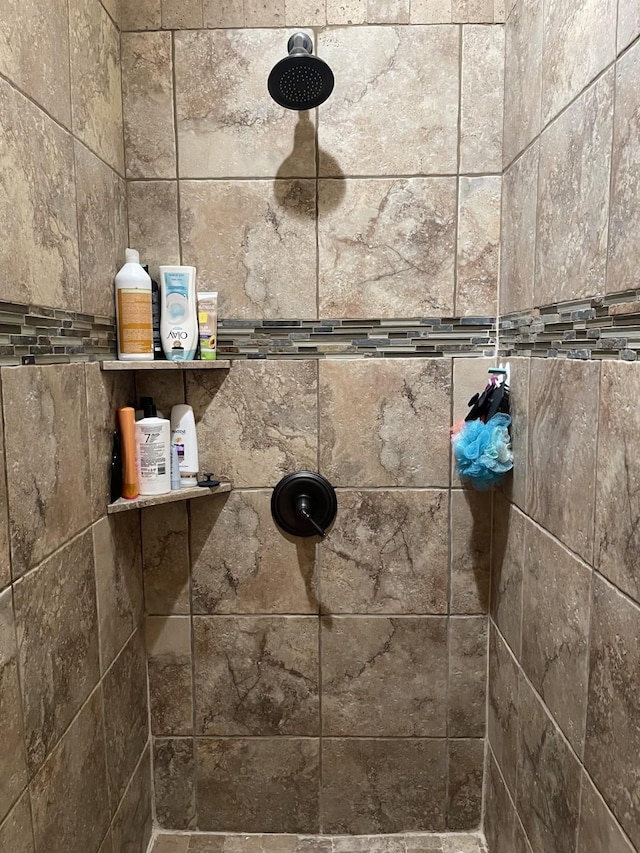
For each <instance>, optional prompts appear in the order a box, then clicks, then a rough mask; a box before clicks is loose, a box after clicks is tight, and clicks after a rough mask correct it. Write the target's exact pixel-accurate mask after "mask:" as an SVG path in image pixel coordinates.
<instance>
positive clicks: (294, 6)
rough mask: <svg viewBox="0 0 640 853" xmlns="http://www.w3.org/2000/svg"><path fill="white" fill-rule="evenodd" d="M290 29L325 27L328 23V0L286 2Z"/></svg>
mask: <svg viewBox="0 0 640 853" xmlns="http://www.w3.org/2000/svg"><path fill="white" fill-rule="evenodd" d="M284 11H285V23H286V25H287V26H288V27H323V26H324V25H325V24H326V23H327V3H326V0H285V4H284Z"/></svg>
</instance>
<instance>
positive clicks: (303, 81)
mask: <svg viewBox="0 0 640 853" xmlns="http://www.w3.org/2000/svg"><path fill="white" fill-rule="evenodd" d="M287 50H288V51H289V56H287V57H286V59H282V60H281V61H280V62H279V63H278V64H277V65H276V66H275V68H274V69H273V71H272V72H271V74H269V83H268V86H269V94H270V95H271V97H272V98H273V100H274V101H275V102H276V103H277V104H280V106H281V107H286V108H287V109H288V110H312V109H313V108H314V107H318V106H320V104H323V103H324V102H325V101H326V100H327V98H328V97H329V95H330V94H331V93H332V92H333V84H334V82H335V80H334V77H333V71H332V70H331V69H330V68H329V66H328V65H327V63H326V62H323V61H322V60H321V59H318V57H317V56H314V55H313V54H312V52H311V51H312V50H313V42H312V41H311V39H310V38H309V36H308V35H306V33H295V35H292V36H291V38H290V39H289V44H288V46H287Z"/></svg>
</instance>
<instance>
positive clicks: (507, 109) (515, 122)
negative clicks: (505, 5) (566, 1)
mask: <svg viewBox="0 0 640 853" xmlns="http://www.w3.org/2000/svg"><path fill="white" fill-rule="evenodd" d="M542 5H543V4H542V0H519V2H518V3H516V5H515V7H514V9H513V12H512V13H511V15H510V16H509V18H508V20H507V23H506V27H505V53H506V60H505V73H504V114H505V123H504V143H503V144H504V154H503V161H504V165H505V166H506V165H507V164H508V163H511V161H512V160H513V158H514V157H515V156H516V155H517V154H519V153H520V152H521V151H522V150H523V149H524V148H526V146H527V145H528V144H529V143H530V142H531V140H532V139H534V138H535V137H536V136H537V135H538V133H539V132H540V98H541V92H542V41H543V17H542V16H543V10H542Z"/></svg>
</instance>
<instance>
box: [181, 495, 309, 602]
mask: <svg viewBox="0 0 640 853" xmlns="http://www.w3.org/2000/svg"><path fill="white" fill-rule="evenodd" d="M191 560H192V565H191V571H192V583H193V611H194V613H204V614H216V613H218V614H223V613H244V614H248V613H262V614H266V613H301V614H304V613H317V612H318V598H317V590H316V583H317V581H316V576H315V573H316V542H315V539H300V538H297V539H296V538H294V537H291V536H287V535H285V534H283V533H282V532H281V531H280V530H279V529H278V527H277V526H276V525H275V523H274V521H273V518H272V516H271V492H270V491H262V492H256V491H251V492H243V491H234V492H232V493H231V494H230V495H229V497H228V499H227V500H226V501H224V502H223V501H216V503H215V504H214V505H213V507H212V505H211V503H210V502H209V501H197V502H195V503H194V504H192V506H191Z"/></svg>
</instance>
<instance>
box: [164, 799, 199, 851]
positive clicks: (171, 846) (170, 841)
mask: <svg viewBox="0 0 640 853" xmlns="http://www.w3.org/2000/svg"><path fill="white" fill-rule="evenodd" d="M156 798H157V793H156ZM201 836H202V834H201V833H198V835H193V836H189V835H173V834H164V833H162V834H160V835H158V836H156V840H155V844H154V845H153V848H152V850H153V853H188V847H189V845H190V843H192V844H193V843H197V840H198V838H199V837H201Z"/></svg>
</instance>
